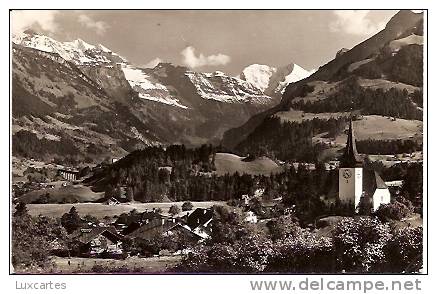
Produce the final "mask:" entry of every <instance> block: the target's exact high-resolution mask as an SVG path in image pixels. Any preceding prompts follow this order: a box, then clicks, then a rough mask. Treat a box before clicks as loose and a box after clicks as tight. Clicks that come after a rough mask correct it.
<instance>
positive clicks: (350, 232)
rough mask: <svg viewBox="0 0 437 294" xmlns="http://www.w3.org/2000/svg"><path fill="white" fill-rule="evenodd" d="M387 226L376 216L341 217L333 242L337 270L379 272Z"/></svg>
mask: <svg viewBox="0 0 437 294" xmlns="http://www.w3.org/2000/svg"><path fill="white" fill-rule="evenodd" d="M390 238H391V234H390V227H389V225H388V224H383V223H381V221H379V220H378V219H377V218H371V217H358V218H356V219H354V218H351V217H347V218H344V219H343V220H341V221H340V222H339V223H338V225H337V227H336V229H335V231H334V233H333V242H334V248H335V252H336V257H337V260H338V261H339V263H338V265H337V266H338V267H339V268H338V269H337V270H338V271H341V270H346V271H350V272H379V271H381V270H382V269H381V265H382V264H384V260H385V258H386V257H385V251H384V246H385V245H386V244H387V242H388V240H390Z"/></svg>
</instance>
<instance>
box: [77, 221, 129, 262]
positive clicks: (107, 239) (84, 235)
mask: <svg viewBox="0 0 437 294" xmlns="http://www.w3.org/2000/svg"><path fill="white" fill-rule="evenodd" d="M71 240H72V241H73V243H75V244H76V248H77V252H76V253H77V254H78V255H81V256H97V255H100V254H103V253H107V254H110V255H120V254H122V253H123V251H122V241H123V237H122V236H121V235H119V234H118V233H117V231H116V230H115V228H114V227H93V228H82V229H78V230H77V231H76V232H73V234H72V235H71Z"/></svg>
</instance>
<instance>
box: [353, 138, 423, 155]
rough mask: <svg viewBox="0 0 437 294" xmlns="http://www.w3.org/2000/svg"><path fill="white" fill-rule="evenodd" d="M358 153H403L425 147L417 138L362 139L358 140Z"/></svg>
mask: <svg viewBox="0 0 437 294" xmlns="http://www.w3.org/2000/svg"><path fill="white" fill-rule="evenodd" d="M356 144H357V149H358V153H363V154H401V153H412V152H414V151H419V150H422V149H423V144H422V143H421V142H418V141H417V140H385V141H380V140H373V139H369V140H360V141H357V142H356Z"/></svg>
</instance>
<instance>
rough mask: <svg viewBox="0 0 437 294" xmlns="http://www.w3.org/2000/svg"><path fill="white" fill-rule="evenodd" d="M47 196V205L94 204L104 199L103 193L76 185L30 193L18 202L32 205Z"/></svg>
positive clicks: (60, 186)
mask: <svg viewBox="0 0 437 294" xmlns="http://www.w3.org/2000/svg"><path fill="white" fill-rule="evenodd" d="M44 194H48V195H49V196H48V199H49V203H65V202H71V203H74V202H94V201H96V200H98V199H101V198H103V197H104V193H103V192H98V193H96V192H93V191H92V190H91V189H90V187H87V186H84V185H81V184H77V185H69V186H66V187H63V186H62V185H59V186H55V188H51V189H42V190H37V191H32V192H29V193H27V194H24V195H23V196H21V197H20V201H22V202H24V203H32V202H33V201H35V200H37V199H38V198H39V197H40V196H41V195H44Z"/></svg>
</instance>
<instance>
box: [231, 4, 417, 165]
mask: <svg viewBox="0 0 437 294" xmlns="http://www.w3.org/2000/svg"><path fill="white" fill-rule="evenodd" d="M422 35H423V15H422V14H415V13H412V12H410V11H400V12H399V13H398V14H396V15H395V16H394V17H393V18H392V19H391V20H390V21H389V22H388V24H387V26H386V28H385V29H384V30H383V31H381V32H379V33H378V34H376V35H375V36H373V37H371V38H369V39H368V40H366V41H364V42H362V43H361V44H358V45H357V46H355V47H354V48H352V49H350V50H343V51H342V53H341V54H337V56H336V58H335V59H334V60H332V61H331V62H329V63H327V64H326V65H324V66H322V67H320V68H319V70H318V71H317V72H315V73H314V74H313V75H311V76H310V77H308V78H306V79H303V80H300V81H298V82H296V83H292V84H290V85H288V87H287V88H286V90H285V92H284V94H283V96H282V100H281V102H280V104H279V105H277V106H275V107H273V108H271V109H268V110H266V111H264V112H262V113H259V114H257V115H255V116H253V117H252V118H251V119H249V120H248V121H247V122H246V123H245V124H243V125H242V126H240V127H238V128H235V129H231V130H229V131H227V132H226V133H225V134H224V137H223V141H222V143H223V145H224V146H226V147H228V148H233V149H234V150H235V151H236V152H238V153H240V154H246V153H253V154H255V155H263V154H266V153H265V152H269V153H268V154H269V155H272V156H277V157H279V158H280V159H283V160H285V159H287V160H316V158H317V157H318V155H317V154H319V155H320V153H321V152H322V150H324V149H330V148H331V147H332V146H333V145H336V142H335V138H336V137H337V136H338V134H339V133H341V132H343V131H344V127H345V124H344V121H345V120H347V119H348V117H349V116H353V117H354V118H355V119H356V120H357V119H358V120H359V119H362V118H363V117H364V118H366V117H368V116H369V117H372V116H379V117H382V116H387V117H391V118H392V120H393V123H394V124H397V125H400V127H399V128H397V129H396V128H395V129H396V130H397V131H399V132H402V131H401V130H402V125H405V122H406V121H411V122H412V123H413V124H414V125H415V129H414V131H412V132H410V133H409V138H404V137H402V136H396V134H393V135H392V136H391V137H390V138H388V137H387V136H380V137H379V138H376V139H379V140H389V141H392V140H397V138H398V137H402V138H403V139H405V140H414V141H417V140H419V141H420V142H421V136H422V129H421V128H422V122H421V120H422V117H423V97H422V96H423V92H422V88H423V76H422V72H423V61H422V60H423V40H422ZM396 118H401V119H404V120H400V119H397V120H396ZM364 121H366V123H368V125H369V126H370V125H371V123H370V121H369V120H367V119H364ZM397 131H395V133H396V132H397ZM410 136H411V137H410ZM320 137H326V138H330V139H325V140H317V138H320ZM363 139H364V138H363ZM367 139H368V138H366V140H367ZM420 142H419V143H417V144H419V145H417V146H418V148H420V146H421V145H420ZM392 143H393V144H403V143H402V142H397V141H396V142H391V143H390V144H392ZM378 144H379V143H378ZM415 144H416V143H413V145H415ZM337 151H338V150H337ZM322 153H323V152H322ZM278 155H279V156H278ZM334 156H335V155H334Z"/></svg>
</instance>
